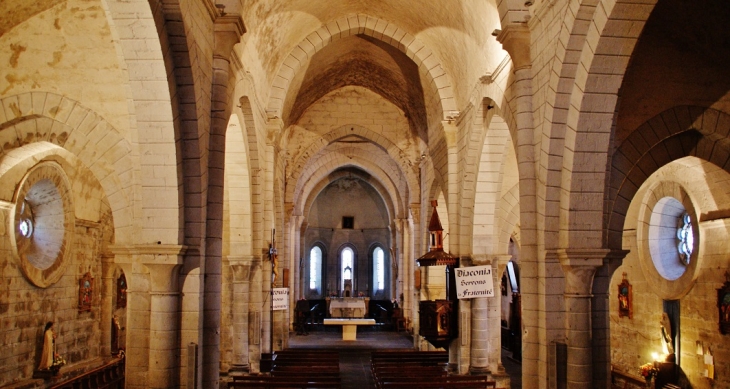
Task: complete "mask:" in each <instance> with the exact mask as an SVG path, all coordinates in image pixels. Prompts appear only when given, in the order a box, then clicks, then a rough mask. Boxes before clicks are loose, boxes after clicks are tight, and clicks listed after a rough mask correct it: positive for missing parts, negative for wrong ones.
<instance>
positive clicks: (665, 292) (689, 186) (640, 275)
mask: <svg viewBox="0 0 730 389" xmlns="http://www.w3.org/2000/svg"><path fill="white" fill-rule="evenodd" d="M680 161H681V162H674V163H672V164H670V165H668V166H666V167H664V168H663V169H661V170H659V171H658V172H657V173H655V174H654V175H653V176H652V177H650V178H649V179H648V180H647V181H646V183H645V184H644V186H642V189H641V190H639V192H638V193H637V196H636V198H635V200H634V202H632V205H631V207H630V211H629V214H628V215H627V220H626V229H625V231H624V238H623V242H624V248H625V249H628V250H630V252H629V254H628V255H627V256H626V258H625V259H624V261H623V264H622V266H620V267H619V268H618V269H617V270H616V272H615V273H614V276H613V279H612V281H611V286H610V288H609V296H610V298H609V300H610V301H609V312H610V323H611V324H610V326H611V364H612V365H613V368H614V369H616V370H619V371H622V372H625V373H628V374H631V375H634V376H638V368H639V366H641V365H642V364H645V363H648V362H652V361H653V360H654V359H655V358H656V357H655V355H654V354H655V353H656V354H659V355H660V356H659V358H658V359H663V357H662V356H661V354H662V353H663V349H662V338H661V327H660V320H661V317H662V313H663V300H678V301H679V307H680V315H679V316H680V317H679V322H680V325H679V328H680V331H679V332H680V337H679V346H678V347H676V348H677V350H678V353H677V354H678V360H679V365H680V368H681V370H682V372H683V375H684V376H685V380H686V381H685V382H688V383H690V384H691V385H692V387H693V388H695V389H704V388H711V387H727V386H728V385H730V379H729V378H728V377H730V367H728V365H727V364H726V363H724V361H726V360H727V358H728V357H729V356H730V338H728V335H722V334H720V331H719V322H718V320H719V313H718V308H717V289H719V288H720V287H722V285H723V283H724V282H725V276H724V275H725V273H726V272H727V271H729V270H730V267H729V266H728V263H727V249H726V247H725V245H724V244H723V242H727V240H728V224H730V222H729V221H728V219H722V218H721V219H716V220H707V217H706V216H704V217H702V219H700V222H699V226H698V229H697V231H698V235H697V236H696V238H695V240H696V241H697V242H698V243H696V244H695V254H694V255H693V257H692V259H691V260H692V261H695V262H696V264H694V265H692V266H688V267H687V270H686V271H685V272H686V273H688V274H687V277H685V276H684V275H683V276H682V277H680V278H678V279H677V280H674V281H669V280H666V279H664V278H662V277H661V276H660V275H659V274H658V273H657V271H656V270H654V268H653V266H654V265H653V263H652V259H651V256H650V255H649V254H648V249H647V248H646V245H647V238H646V236H647V235H649V234H648V231H647V230H646V228H647V226H646V225H644V223H643V222H642V220H643V216H642V214H643V213H644V212H651V209H648V208H650V205H651V203H648V204H647V203H646V200H645V199H652V198H657V199H658V198H662V197H664V196H666V195H667V189H666V188H672V187H679V186H681V187H682V188H683V189H684V190H686V191H687V192H688V195H689V197H690V198H692V199H693V200H692V202H691V203H690V204H691V206H692V207H694V212H695V213H696V214H697V215H698V217H699V215H707V214H708V213H711V212H713V211H714V210H715V209H714V207H713V208H710V207H712V206H713V205H714V204H715V202H718V201H719V202H720V204H723V203H725V201H726V200H725V196H726V195H725V193H724V191H723V190H721V188H720V186H719V185H718V184H717V182H718V181H720V180H723V177H725V179H726V178H727V173H725V172H724V171H721V170H719V169H717V168H714V170H713V167H712V165H711V164H710V163H708V162H701V161H699V160H698V159H694V158H692V159H684V160H680ZM693 161H697V162H696V163H692V162H693ZM695 168H698V169H701V170H702V171H704V172H706V174H708V175H707V176H705V175H700V174H698V171H695V170H693V169H695ZM703 181H704V183H703ZM695 222H696V220H695ZM670 249H674V248H673V247H672V248H670ZM624 273H625V274H626V275H625V277H626V280H627V281H628V282H629V283H630V284H631V286H632V292H633V293H632V308H633V309H632V312H633V314H632V317H631V318H629V317H619V313H618V285H619V283H621V282H622V280H623V277H624ZM697 342H700V343H701V345H702V346H703V347H704V351H705V352H707V351H708V350H710V352H711V353H712V354H713V356H714V360H715V379H714V380H710V379H708V378H705V377H703V370H704V369H705V366H704V356H703V355H700V354H698V353H697V347H696V346H697ZM683 387H684V386H683Z"/></svg>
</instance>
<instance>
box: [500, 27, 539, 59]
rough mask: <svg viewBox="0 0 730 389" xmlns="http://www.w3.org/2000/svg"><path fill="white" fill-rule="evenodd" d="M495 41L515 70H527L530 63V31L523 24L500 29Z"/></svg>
mask: <svg viewBox="0 0 730 389" xmlns="http://www.w3.org/2000/svg"><path fill="white" fill-rule="evenodd" d="M497 41H498V42H499V43H501V44H502V47H503V48H504V49H505V50H507V52H508V53H509V56H510V58H512V63H513V64H514V65H515V70H519V69H525V68H529V67H530V66H531V62H530V29H529V28H528V27H527V26H526V25H524V24H508V25H506V26H504V28H502V31H500V33H499V35H497Z"/></svg>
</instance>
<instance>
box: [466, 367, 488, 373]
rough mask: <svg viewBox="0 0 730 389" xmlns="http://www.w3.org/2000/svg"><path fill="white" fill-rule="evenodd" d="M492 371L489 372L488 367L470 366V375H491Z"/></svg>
mask: <svg viewBox="0 0 730 389" xmlns="http://www.w3.org/2000/svg"><path fill="white" fill-rule="evenodd" d="M491 373H492V371H491V370H489V368H488V367H475V366H469V374H470V375H489V374H491Z"/></svg>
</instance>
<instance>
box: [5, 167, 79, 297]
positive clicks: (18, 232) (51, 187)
mask: <svg viewBox="0 0 730 389" xmlns="http://www.w3.org/2000/svg"><path fill="white" fill-rule="evenodd" d="M69 188H70V186H69V183H68V179H67V178H66V175H65V173H64V171H63V169H62V168H61V167H60V166H59V165H58V164H56V163H54V162H41V163H39V164H38V165H36V166H35V167H33V168H32V169H31V170H30V171H29V172H28V173H27V174H26V176H25V177H24V178H23V180H22V182H21V184H20V185H19V189H18V191H17V192H16V194H15V217H14V220H13V224H14V226H13V227H14V228H12V231H13V232H14V235H15V237H14V239H11V241H12V242H14V243H15V245H14V254H16V255H17V257H18V258H19V261H20V267H21V269H22V270H23V274H25V276H26V277H27V278H28V279H29V280H30V281H31V282H32V283H33V284H35V285H37V286H40V287H47V286H49V285H51V284H53V283H54V282H56V281H58V279H59V278H61V276H62V275H63V272H64V270H65V264H66V261H64V258H66V256H67V251H69V249H70V247H71V246H72V245H71V244H70V239H71V238H72V237H73V228H74V223H75V222H74V220H75V218H74V212H73V207H72V204H71V197H70V193H69Z"/></svg>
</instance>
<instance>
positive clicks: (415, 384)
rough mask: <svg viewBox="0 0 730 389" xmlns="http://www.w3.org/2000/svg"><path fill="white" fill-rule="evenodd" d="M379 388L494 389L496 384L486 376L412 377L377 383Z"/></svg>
mask: <svg viewBox="0 0 730 389" xmlns="http://www.w3.org/2000/svg"><path fill="white" fill-rule="evenodd" d="M379 387H380V388H475V389H477V388H478V389H484V388H492V389H496V387H497V383H496V382H495V381H490V380H489V377H488V376H468V375H466V376H461V375H459V376H446V377H425V379H422V380H418V379H416V380H414V378H413V377H400V378H391V379H389V380H387V381H382V382H379Z"/></svg>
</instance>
